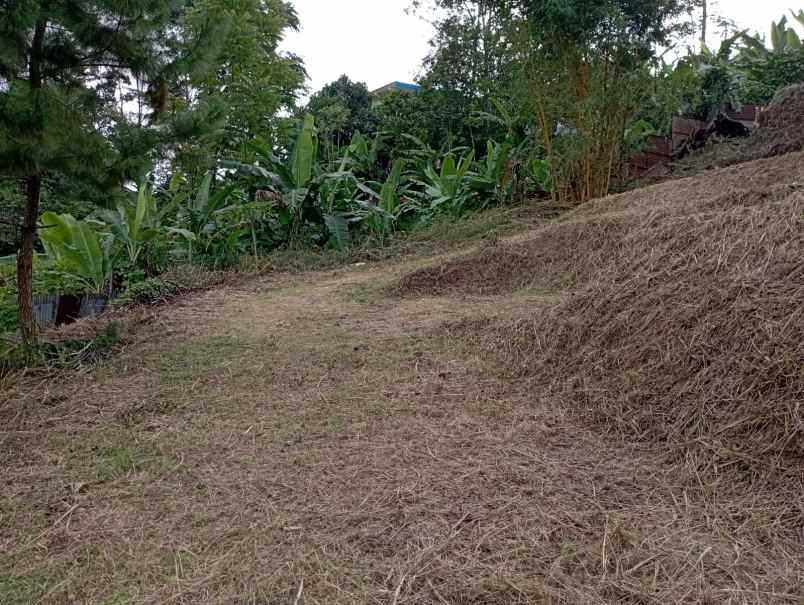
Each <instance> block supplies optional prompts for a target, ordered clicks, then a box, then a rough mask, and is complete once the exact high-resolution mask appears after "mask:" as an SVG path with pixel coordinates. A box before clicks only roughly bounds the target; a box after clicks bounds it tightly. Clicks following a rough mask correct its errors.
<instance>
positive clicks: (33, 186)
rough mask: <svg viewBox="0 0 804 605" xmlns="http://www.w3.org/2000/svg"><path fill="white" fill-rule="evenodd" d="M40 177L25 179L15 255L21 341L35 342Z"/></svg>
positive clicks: (28, 343) (30, 343) (27, 343)
mask: <svg viewBox="0 0 804 605" xmlns="http://www.w3.org/2000/svg"><path fill="white" fill-rule="evenodd" d="M41 190H42V177H41V176H39V175H38V174H37V175H32V176H29V177H28V179H27V180H26V203H25V217H24V219H23V223H22V243H21V245H20V251H19V254H18V255H17V290H18V292H19V322H20V332H21V334H22V341H23V342H24V343H25V344H26V345H33V344H36V340H37V337H36V322H35V320H34V312H33V256H34V245H35V244H36V222H37V219H38V217H39V196H40V192H41Z"/></svg>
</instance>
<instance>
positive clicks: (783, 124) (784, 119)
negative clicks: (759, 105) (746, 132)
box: [747, 84, 804, 159]
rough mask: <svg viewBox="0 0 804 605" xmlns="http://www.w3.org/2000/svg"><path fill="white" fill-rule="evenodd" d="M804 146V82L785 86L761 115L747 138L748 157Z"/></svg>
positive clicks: (799, 149) (773, 154) (775, 153)
mask: <svg viewBox="0 0 804 605" xmlns="http://www.w3.org/2000/svg"><path fill="white" fill-rule="evenodd" d="M802 149H804V84H798V85H795V86H788V87H787V88H783V89H782V90H780V91H779V92H778V93H776V96H775V97H774V98H773V101H771V103H770V105H768V107H767V108H766V109H765V110H764V111H763V112H762V113H760V115H759V127H758V128H757V130H756V132H755V133H754V135H753V136H752V137H751V138H750V139H749V140H748V145H747V150H748V151H749V153H750V156H749V159H760V158H770V157H775V156H779V155H784V154H786V153H793V152H795V151H801V150H802Z"/></svg>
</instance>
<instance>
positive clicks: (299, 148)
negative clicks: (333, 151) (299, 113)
mask: <svg viewBox="0 0 804 605" xmlns="http://www.w3.org/2000/svg"><path fill="white" fill-rule="evenodd" d="M317 155H318V134H317V132H316V128H315V118H314V117H313V116H312V114H309V113H308V114H307V115H305V116H304V123H303V125H302V129H301V132H299V137H298V139H296V145H295V146H294V148H293V154H292V155H291V159H290V166H291V173H292V175H293V183H294V184H295V185H296V187H299V188H301V187H306V186H307V185H308V184H309V183H310V181H311V180H312V178H313V168H314V166H315V162H316V159H317Z"/></svg>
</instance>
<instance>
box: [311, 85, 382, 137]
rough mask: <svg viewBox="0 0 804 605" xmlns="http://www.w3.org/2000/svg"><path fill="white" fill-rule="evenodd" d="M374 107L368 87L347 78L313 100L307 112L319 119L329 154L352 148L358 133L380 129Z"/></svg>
mask: <svg viewBox="0 0 804 605" xmlns="http://www.w3.org/2000/svg"><path fill="white" fill-rule="evenodd" d="M371 105H372V101H371V95H370V94H369V90H368V87H367V86H366V85H365V84H364V83H363V82H353V81H352V80H350V79H349V77H348V76H345V75H344V76H341V77H340V78H338V79H337V80H335V81H334V82H330V83H329V84H327V85H326V86H324V88H322V89H321V90H319V91H318V92H316V93H315V94H314V95H313V96H312V97H310V102H309V103H308V105H307V108H306V111H307V112H308V113H311V114H313V116H315V118H316V122H317V123H318V127H319V132H320V133H321V136H322V138H324V139H325V140H324V144H325V148H324V150H325V152H327V151H328V150H329V148H332V147H335V148H339V147H341V146H343V145H348V144H349V142H350V141H351V140H352V137H353V136H354V134H355V133H356V132H361V133H363V134H367V133H371V132H373V131H374V130H375V129H376V126H377V118H376V116H375V115H374V112H373V111H372V107H371Z"/></svg>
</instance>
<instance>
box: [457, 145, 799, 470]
mask: <svg viewBox="0 0 804 605" xmlns="http://www.w3.org/2000/svg"><path fill="white" fill-rule="evenodd" d="M771 162H773V163H775V164H778V165H774V169H773V170H771V169H770V167H771ZM767 173H772V174H773V175H774V179H775V184H774V185H772V186H770V183H765V182H764V181H763V176H762V175H765V174H767ZM802 177H804V157H802V155H801V154H799V155H794V156H789V157H786V158H782V159H781V160H765V161H762V162H757V163H756V165H751V166H746V167H741V169H740V170H735V169H734V168H731V169H724V170H721V171H719V172H717V173H714V174H711V175H707V176H706V177H699V178H696V179H689V180H686V181H679V182H676V183H665V184H663V185H659V186H656V187H651V188H648V189H645V190H641V191H635V192H631V193H628V194H623V195H620V196H614V197H611V198H606V199H603V200H599V201H598V202H595V203H594V204H591V205H589V206H588V207H585V208H583V209H581V210H579V211H577V212H575V213H574V214H573V215H571V216H570V217H569V219H568V220H566V221H565V222H564V223H561V224H557V225H552V226H550V227H548V228H545V229H542V230H540V231H539V232H538V234H537V237H536V238H535V239H534V240H533V242H529V243H522V244H520V247H519V250H520V253H519V254H520V255H522V254H529V253H530V252H529V251H539V252H537V253H535V255H534V260H533V261H531V262H528V261H527V260H523V259H521V258H520V259H518V265H517V266H518V267H523V266H527V267H531V268H535V269H532V271H531V273H530V274H529V275H528V276H527V277H526V278H525V277H522V276H516V277H514V278H511V280H510V282H509V283H521V282H522V281H528V283H529V284H530V285H532V286H536V287H538V286H545V287H553V286H554V285H555V284H556V283H557V282H558V281H560V280H556V279H555V275H552V276H550V275H547V273H546V272H550V271H556V270H563V271H567V270H571V271H572V278H573V280H574V285H575V294H574V296H571V297H570V298H569V299H566V300H564V301H563V302H559V303H558V304H557V305H556V306H555V307H554V308H553V309H552V311H551V312H550V313H547V314H542V315H540V316H539V317H533V318H530V319H527V320H524V321H523V320H519V321H517V322H513V323H512V322H508V323H503V324H495V325H492V326H490V327H488V328H485V329H480V330H477V329H474V328H473V329H472V330H471V331H470V332H471V333H472V336H471V338H473V339H474V340H475V341H476V343H477V345H478V346H479V347H480V349H481V350H482V351H483V356H484V358H486V359H487V358H490V355H489V354H490V353H491V354H492V355H496V356H497V358H498V359H499V360H500V362H501V363H500V367H501V368H502V369H503V371H505V372H506V373H511V375H512V376H516V377H518V378H524V379H527V380H530V381H531V384H532V389H533V392H534V393H537V394H538V397H540V398H541V397H548V398H550V399H552V400H553V401H555V402H556V403H557V404H558V405H562V406H568V407H569V408H570V409H573V410H575V411H577V412H578V413H579V414H581V415H583V416H584V417H585V418H587V419H589V420H591V421H593V422H594V423H596V424H598V425H599V426H601V427H602V428H604V430H614V431H615V432H619V433H620V434H622V435H624V436H626V435H627V436H628V437H629V438H637V439H642V440H645V441H647V442H650V443H654V444H655V443H660V444H664V446H666V447H668V448H669V450H670V451H673V452H676V453H679V454H680V455H682V456H683V457H684V459H685V460H687V461H688V463H689V464H690V466H691V467H692V468H694V469H695V470H696V472H705V471H710V472H713V473H717V472H722V470H723V469H724V468H734V469H743V470H745V469H746V468H751V469H754V470H760V471H761V473H762V475H763V476H765V477H769V476H775V475H776V474H780V473H782V472H784V471H787V472H793V473H794V474H797V475H799V474H800V473H802V472H804V191H802V189H801V187H800V186H799V184H798V183H799V180H800V179H801V178H802ZM765 185H768V186H765ZM614 225H616V228H613V227H612V226H614ZM596 230H597V231H598V232H599V233H600V234H601V237H598V238H594V237H593V238H590V239H588V240H587V239H586V237H587V236H589V235H591V234H593V233H595V231H596ZM559 234H563V236H564V239H563V240H562V239H561V238H560V237H559ZM568 234H574V235H573V237H567V235H568ZM559 244H560V245H559ZM546 247H549V249H550V250H551V251H552V256H551V258H550V262H547V263H544V262H542V260H543V258H545V257H544V254H545V252H544V250H545V248H546ZM483 262H485V260H484V259H483V258H480V257H478V258H477V259H476V262H475V263H474V264H472V263H471V262H470V259H463V260H462V261H461V263H462V266H464V267H479V266H480V265H481V264H482V263H483ZM464 275H469V276H471V278H473V277H474V274H473V273H472V271H471V270H469V269H467V270H465V271H464ZM451 287H452V288H457V285H456V284H455V283H454V281H453V282H451ZM718 469H719V470H718Z"/></svg>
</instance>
